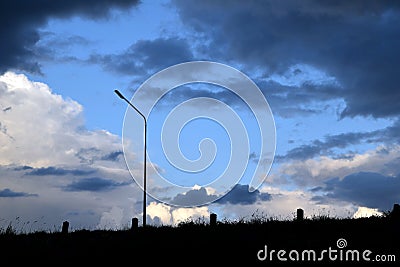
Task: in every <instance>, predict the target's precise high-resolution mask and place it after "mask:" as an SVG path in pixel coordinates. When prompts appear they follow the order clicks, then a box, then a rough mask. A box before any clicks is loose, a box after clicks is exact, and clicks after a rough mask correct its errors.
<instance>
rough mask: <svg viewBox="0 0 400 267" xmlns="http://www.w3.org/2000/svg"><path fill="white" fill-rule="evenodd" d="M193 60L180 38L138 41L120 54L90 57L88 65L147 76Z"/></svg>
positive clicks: (185, 42)
mask: <svg viewBox="0 0 400 267" xmlns="http://www.w3.org/2000/svg"><path fill="white" fill-rule="evenodd" d="M191 59H193V55H192V52H191V48H190V45H189V43H188V42H187V41H186V40H184V39H180V38H157V39H155V40H140V41H137V42H136V43H134V44H132V45H131V46H130V47H129V48H128V49H127V50H126V51H124V52H123V53H121V54H109V55H91V56H90V58H89V60H88V61H89V62H90V63H96V64H100V65H101V66H103V67H104V68H105V69H107V70H109V71H113V72H117V73H120V74H126V75H133V76H137V75H146V76H147V75H148V74H149V73H150V72H156V71H160V70H161V69H163V68H166V67H169V66H171V65H174V64H178V63H182V62H186V61H190V60H191Z"/></svg>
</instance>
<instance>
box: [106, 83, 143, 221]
mask: <svg viewBox="0 0 400 267" xmlns="http://www.w3.org/2000/svg"><path fill="white" fill-rule="evenodd" d="M114 92H115V93H116V94H117V95H118V96H119V97H120V98H121V99H123V100H125V101H126V102H127V103H128V104H129V105H130V106H131V107H132V108H133V109H134V110H135V111H136V112H137V113H138V114H139V115H140V116H141V117H142V118H143V120H144V150H143V165H144V166H143V227H145V226H146V217H147V216H146V194H147V193H146V180H147V179H146V169H147V168H146V150H147V120H146V117H145V116H144V115H143V113H142V112H140V111H139V110H138V109H137V108H136V107H135V106H134V105H133V104H132V103H131V102H130V101H129V100H128V99H126V98H125V97H124V96H123V95H122V94H121V93H120V92H119V91H118V90H114Z"/></svg>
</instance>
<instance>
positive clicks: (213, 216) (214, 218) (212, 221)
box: [210, 213, 217, 226]
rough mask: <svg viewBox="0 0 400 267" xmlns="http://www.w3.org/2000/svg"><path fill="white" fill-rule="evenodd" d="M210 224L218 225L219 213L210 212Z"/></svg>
mask: <svg viewBox="0 0 400 267" xmlns="http://www.w3.org/2000/svg"><path fill="white" fill-rule="evenodd" d="M210 225H211V226H216V225H217V214H215V213H211V214H210Z"/></svg>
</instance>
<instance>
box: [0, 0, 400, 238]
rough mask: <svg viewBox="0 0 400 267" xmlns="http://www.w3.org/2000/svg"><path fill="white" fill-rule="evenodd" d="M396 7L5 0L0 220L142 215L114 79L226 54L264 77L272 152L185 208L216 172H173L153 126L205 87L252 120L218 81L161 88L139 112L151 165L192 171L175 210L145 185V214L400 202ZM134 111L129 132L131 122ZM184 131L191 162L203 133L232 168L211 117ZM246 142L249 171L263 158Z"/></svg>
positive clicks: (135, 81) (0, 49) (105, 220)
mask: <svg viewBox="0 0 400 267" xmlns="http://www.w3.org/2000/svg"><path fill="white" fill-rule="evenodd" d="M399 13H400V5H399V4H398V2H395V1H315V0H306V1H230V2H229V3H228V4H227V1H183V0H159V1H136V0H135V1H134V0H115V1H109V0H93V1H92V0H90V1H87V0H85V1H83V0H73V1H61V2H60V1H51V0H40V1H25V0H14V1H2V2H1V3H0V37H1V40H2V41H1V42H0V72H1V73H0V144H1V146H0V227H2V228H4V227H6V226H7V225H8V224H9V223H10V222H11V223H12V224H13V225H14V227H15V228H16V229H18V230H22V231H29V230H36V229H42V230H59V229H60V227H61V224H62V221H64V220H68V221H70V225H71V227H72V228H75V229H79V228H90V229H97V228H123V227H127V226H129V225H130V222H131V218H132V217H138V218H139V219H140V221H141V216H142V204H143V203H142V199H143V191H142V189H141V188H140V186H138V184H137V183H136V182H135V180H134V179H133V178H132V175H136V176H137V178H138V179H141V177H142V176H141V175H142V169H143V165H142V164H143V160H142V157H141V155H142V154H141V153H140V151H134V150H133V151H124V149H123V145H122V136H123V126H124V116H125V113H126V111H127V109H128V106H127V103H126V102H124V101H122V100H121V99H119V98H118V97H117V96H116V95H115V94H114V89H118V90H120V91H121V92H122V93H123V94H124V95H125V96H126V97H127V98H129V99H130V98H131V97H132V96H133V95H134V93H135V92H136V90H137V88H138V87H139V86H140V85H141V84H142V83H143V82H145V81H146V80H147V79H149V78H150V77H151V76H152V75H154V74H155V73H157V72H159V71H161V70H163V69H165V68H167V67H170V66H173V65H175V64H179V63H184V62H190V61H212V62H218V63H222V64H226V65H228V66H231V67H233V68H235V69H237V70H239V71H241V72H243V73H244V74H246V75H247V76H248V77H249V78H250V79H251V80H252V81H254V83H255V84H256V85H257V86H258V87H259V88H260V90H261V91H262V93H263V95H264V96H265V99H266V100H267V101H268V103H269V106H270V108H271V111H272V113H273V117H274V122H275V126H276V151H275V157H274V161H273V164H272V167H271V169H270V171H269V173H268V176H267V179H266V180H265V181H264V183H263V184H262V185H261V186H260V187H259V188H257V190H255V191H254V192H249V179H248V177H247V176H246V175H247V174H248V172H245V175H244V176H243V179H241V180H240V181H239V183H238V185H237V186H235V187H234V188H233V189H232V191H230V192H229V193H228V194H227V195H225V196H223V197H222V198H219V199H218V200H217V201H214V202H212V203H209V204H208V205H202V206H194V207H190V205H191V203H193V202H196V201H197V200H199V199H200V200H205V201H206V200H207V199H212V197H213V194H215V191H213V188H211V187H206V186H204V187H203V186H201V183H202V181H201V179H206V180H207V179H211V178H212V177H210V176H207V175H206V174H205V173H200V174H197V176H196V175H195V176H194V177H193V178H191V177H190V176H189V174H187V173H186V174H185V176H182V177H184V179H183V178H179V177H178V175H176V174H173V173H172V174H171V172H172V171H173V168H171V167H168V166H166V163H168V162H167V161H165V158H163V157H162V156H160V155H162V153H163V150H162V148H161V147H160V137H159V136H158V135H157V133H155V130H157V129H158V128H157V127H159V126H160V125H161V124H162V120H163V118H164V119H165V116H166V114H168V113H169V112H170V110H172V109H173V108H174V107H176V106H177V105H179V103H181V102H183V101H187V100H189V99H191V98H195V97H208V98H215V99H217V100H219V101H222V102H224V103H226V104H227V105H229V106H231V107H232V109H234V110H236V112H237V113H238V114H240V117H241V118H242V119H243V120H244V124H245V126H246V127H247V130H248V131H249V136H250V138H251V137H252V131H253V129H255V128H254V125H253V124H254V121H252V118H253V117H251V114H249V113H250V111H249V110H248V109H246V108H245V107H244V106H243V105H241V104H240V103H239V101H238V100H237V98H235V96H234V95H232V93H230V92H228V91H226V90H223V88H216V87H213V86H210V85H203V86H200V85H199V86H184V87H182V88H177V89H176V91H171V93H170V94H168V95H166V96H165V97H164V98H163V99H162V103H160V104H158V106H156V108H155V111H154V114H155V115H154V118H153V121H150V120H149V121H148V123H149V127H154V128H150V129H153V130H154V131H153V130H152V131H150V133H149V135H148V138H149V140H148V143H149V153H151V155H152V156H151V157H150V159H152V161H151V162H150V164H154V165H155V166H156V168H157V169H159V170H161V171H163V172H165V173H166V174H167V175H168V174H169V175H170V176H172V177H173V178H171V179H178V180H179V182H180V183H185V182H187V180H190V179H194V180H190V182H189V183H187V184H189V185H191V186H192V188H191V189H190V190H188V191H187V192H185V193H177V194H175V195H173V194H171V195H169V196H168V197H169V199H170V200H173V202H174V203H175V204H176V203H178V204H180V205H181V206H179V205H178V206H176V205H169V204H168V203H164V202H163V201H160V200H159V199H155V198H152V197H151V196H150V197H149V198H148V199H147V215H148V217H147V218H148V219H147V220H148V221H147V222H148V223H149V224H160V223H161V224H174V223H177V222H179V221H181V220H185V219H187V218H189V217H191V216H192V217H197V216H200V217H202V216H204V217H205V218H208V215H209V213H210V212H215V213H217V215H218V218H220V219H223V218H228V219H239V218H251V216H252V215H253V214H257V213H259V214H263V215H266V216H271V217H275V218H280V219H291V218H293V214H294V212H295V210H296V209H297V208H303V209H304V210H305V216H309V217H311V216H313V215H321V214H325V215H326V214H328V215H330V216H339V217H353V216H367V215H371V214H376V213H379V212H382V211H388V210H390V209H391V208H392V206H393V204H394V203H398V202H399V201H400V146H399V142H400V134H399V130H400V120H399V119H398V116H399V115H400V90H399V89H398V77H400V68H399V67H398V62H399V61H400V50H399V49H398V47H400V16H399V15H400V14H399ZM193 108H194V109H195V108H199V107H193ZM209 108H210V107H207V106H202V107H200V109H203V110H204V109H209ZM253 120H254V118H253ZM140 122H141V121H140V118H139V120H138V121H137V123H136V124H132V127H133V128H132V129H136V130H137V132H141V131H142V130H143V128H141V127H142V126H139V125H137V124H138V123H140ZM193 122H195V121H193ZM247 122H248V124H247ZM125 123H126V122H125ZM195 123H196V122H195ZM187 126H188V127H185V128H183V129H182V132H181V134H182V135H186V137H185V138H184V136H182V140H181V142H182V143H181V147H182V151H183V153H184V154H185V153H186V155H187V156H188V158H191V159H195V158H196V155H197V156H198V154H197V153H199V151H198V141H199V140H201V139H202V138H214V139H215V143H216V145H217V146H218V144H219V143H220V142H221V143H220V145H221V146H222V147H223V149H219V150H218V153H220V154H218V155H217V156H216V161H215V163H216V164H217V165H216V166H217V167H218V168H223V165H224V164H227V163H229V162H228V161H227V160H226V158H227V157H228V156H227V155H229V153H227V151H226V150H225V148H229V144H228V145H227V143H226V142H227V141H226V140H228V141H229V136H226V134H225V132H224V131H222V130H221V129H220V128H219V127H218V125H214V124H212V123H211V124H210V122H209V121H203V122H198V125H196V124H195V125H189V124H188V125H187ZM189 126H194V127H192V128H194V129H191V128H190V127H189ZM135 127H137V128H135ZM224 138H225V141H224ZM226 138H227V139H226ZM257 144H258V143H257V142H255V143H253V144H252V145H251V146H250V148H251V150H250V151H249V155H248V159H249V162H250V163H249V168H252V166H253V165H252V164H251V162H252V161H254V160H256V159H260V158H261V157H262V156H261V155H259V150H257ZM124 152H126V153H127V154H129V158H130V159H132V162H131V166H130V171H129V170H128V167H127V164H126V161H125V159H126V158H125V156H128V155H124ZM220 155H222V156H220ZM218 168H216V167H215V168H211V169H210V171H211V172H210V173H208V175H211V174H214V173H217V172H218V171H219V170H218ZM222 171H223V169H222ZM249 172H250V171H249ZM203 174H204V175H203ZM148 175H149V184H148V186H149V187H151V186H152V184H151V181H152V180H151V179H152V175H154V173H152V172H149V173H148ZM199 184H200V186H199ZM154 190H160V191H164V192H167V191H168V188H157V189H154ZM168 192H170V193H171V192H172V191H168ZM185 206H188V207H185ZM0 229H1V228H0Z"/></svg>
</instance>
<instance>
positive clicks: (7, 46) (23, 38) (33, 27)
mask: <svg viewBox="0 0 400 267" xmlns="http://www.w3.org/2000/svg"><path fill="white" fill-rule="evenodd" d="M136 4H138V0H112V1H111V0H71V1H53V0H37V1H31V0H12V1H10V0H6V1H1V2H0V39H1V40H2V41H1V42H0V58H1V60H0V73H3V72H5V71H7V70H8V69H20V70H26V71H30V72H33V73H38V72H40V66H39V64H38V63H37V61H36V60H35V53H36V52H35V47H34V46H35V44H36V43H37V42H38V41H39V40H40V35H39V33H38V30H37V29H38V28H39V27H41V26H43V25H45V23H46V22H47V20H48V19H49V18H55V17H56V18H67V17H70V16H73V15H78V16H85V17H89V18H92V19H98V18H102V17H106V16H107V15H108V13H109V11H110V10H111V9H112V8H121V9H124V8H129V7H131V6H133V5H136Z"/></svg>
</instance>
